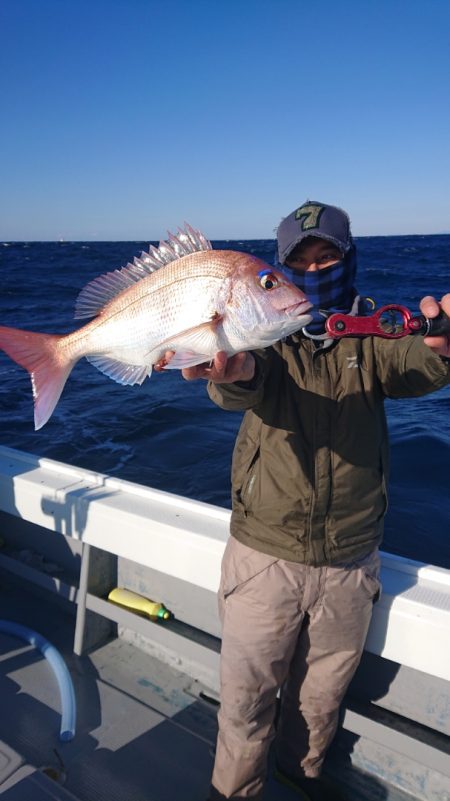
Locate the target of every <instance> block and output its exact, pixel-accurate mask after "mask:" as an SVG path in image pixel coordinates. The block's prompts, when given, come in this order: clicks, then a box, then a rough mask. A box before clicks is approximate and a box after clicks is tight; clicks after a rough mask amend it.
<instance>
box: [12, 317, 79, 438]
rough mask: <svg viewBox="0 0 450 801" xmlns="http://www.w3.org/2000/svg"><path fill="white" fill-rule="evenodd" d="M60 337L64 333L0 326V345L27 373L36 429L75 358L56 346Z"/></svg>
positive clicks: (54, 401) (51, 406) (44, 419)
mask: <svg viewBox="0 0 450 801" xmlns="http://www.w3.org/2000/svg"><path fill="white" fill-rule="evenodd" d="M63 338H64V335H56V334H36V333H33V332H31V331H22V330H20V329H18V328H7V327H5V326H0V349H1V350H4V351H5V353H7V354H8V356H9V357H10V358H11V359H13V361H15V362H16V363H17V364H19V365H20V366H21V367H24V368H25V370H28V372H29V373H30V377H31V384H32V387H33V397H34V427H35V429H36V431H37V430H38V429H39V428H42V426H43V425H45V423H46V422H47V420H48V419H49V418H50V417H51V415H52V413H53V411H54V408H55V406H56V404H57V403H58V400H59V398H60V395H61V392H62V391H63V389H64V384H65V383H66V380H67V377H68V375H69V373H70V371H71V369H72V367H73V365H74V364H75V361H76V359H69V358H68V357H67V355H66V354H65V353H64V350H63V349H62V348H58V343H59V341H60V340H61V339H63Z"/></svg>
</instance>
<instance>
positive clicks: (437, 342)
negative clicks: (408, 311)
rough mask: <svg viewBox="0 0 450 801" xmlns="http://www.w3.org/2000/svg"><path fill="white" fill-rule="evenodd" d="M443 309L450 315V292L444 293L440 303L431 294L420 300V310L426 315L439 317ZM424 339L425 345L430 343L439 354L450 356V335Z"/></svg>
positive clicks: (432, 348)
mask: <svg viewBox="0 0 450 801" xmlns="http://www.w3.org/2000/svg"><path fill="white" fill-rule="evenodd" d="M441 309H442V310H443V311H444V312H445V313H446V315H447V316H448V317H450V293H449V294H447V295H444V297H443V298H442V300H441V302H440V304H439V303H438V301H437V300H436V299H435V298H433V297H431V295H427V296H426V297H425V298H422V300H421V302H420V311H421V312H422V314H424V315H425V317H429V318H433V317H437V316H438V314H439V312H440V311H441ZM423 341H424V342H425V345H428V347H429V348H431V350H434V352H435V353H438V354H439V356H446V357H447V358H450V335H447V336H437V337H425V338H424V340H423Z"/></svg>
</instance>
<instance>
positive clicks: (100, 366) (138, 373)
mask: <svg viewBox="0 0 450 801" xmlns="http://www.w3.org/2000/svg"><path fill="white" fill-rule="evenodd" d="M86 358H87V360H88V362H90V363H91V364H93V365H94V367H96V368H97V370H100V372H101V373H104V374H105V375H107V376H108V378H112V380H113V381H117V383H118V384H123V385H129V386H131V385H133V384H142V383H143V381H145V379H146V378H147V376H150V375H151V374H152V367H151V365H142V364H127V363H126V362H121V361H119V360H118V359H114V358H113V357H111V356H105V355H104V354H94V355H91V356H86Z"/></svg>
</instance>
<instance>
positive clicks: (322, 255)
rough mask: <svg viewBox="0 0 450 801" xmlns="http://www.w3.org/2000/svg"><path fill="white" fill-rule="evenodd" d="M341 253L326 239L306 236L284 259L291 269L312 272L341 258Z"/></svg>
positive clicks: (329, 265)
mask: <svg viewBox="0 0 450 801" xmlns="http://www.w3.org/2000/svg"><path fill="white" fill-rule="evenodd" d="M342 256H343V254H342V253H341V251H340V250H339V248H337V247H336V246H335V245H332V244H331V242H327V240H326V239H319V238H318V237H314V236H308V237H307V238H306V239H303V240H302V241H301V242H300V244H299V245H297V247H295V248H294V250H293V251H292V253H290V254H289V256H288V258H287V259H286V264H287V266H288V267H291V268H292V269H293V270H298V271H301V272H313V271H315V270H323V268H324V267H331V265H332V264H336V262H338V261H340V260H341V259H342Z"/></svg>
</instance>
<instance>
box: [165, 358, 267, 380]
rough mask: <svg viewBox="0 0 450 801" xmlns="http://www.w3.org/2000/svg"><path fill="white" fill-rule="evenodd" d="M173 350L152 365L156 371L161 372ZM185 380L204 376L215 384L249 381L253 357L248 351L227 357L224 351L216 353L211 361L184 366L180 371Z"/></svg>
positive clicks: (253, 372) (252, 373) (252, 372)
mask: <svg viewBox="0 0 450 801" xmlns="http://www.w3.org/2000/svg"><path fill="white" fill-rule="evenodd" d="M173 355H174V351H167V353H166V354H165V356H164V358H163V359H160V361H159V362H158V363H157V364H155V365H154V369H155V370H156V371H157V372H162V371H163V370H164V366H165V365H167V364H168V363H169V362H170V359H171V358H172V356H173ZM181 374H182V376H183V378H185V379H186V381H195V380H196V379H197V378H205V379H206V380H207V381H213V382H214V383H215V384H234V382H235V381H251V380H252V378H253V376H254V375H255V359H254V356H253V355H252V354H251V353H250V351H243V352H242V353H236V354H235V355H234V356H231V358H228V356H227V354H226V353H225V351H223V350H221V351H219V352H218V353H216V355H215V357H214V359H213V361H212V362H208V363H206V364H197V365H196V366H195V367H185V368H184V370H182V371H181Z"/></svg>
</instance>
